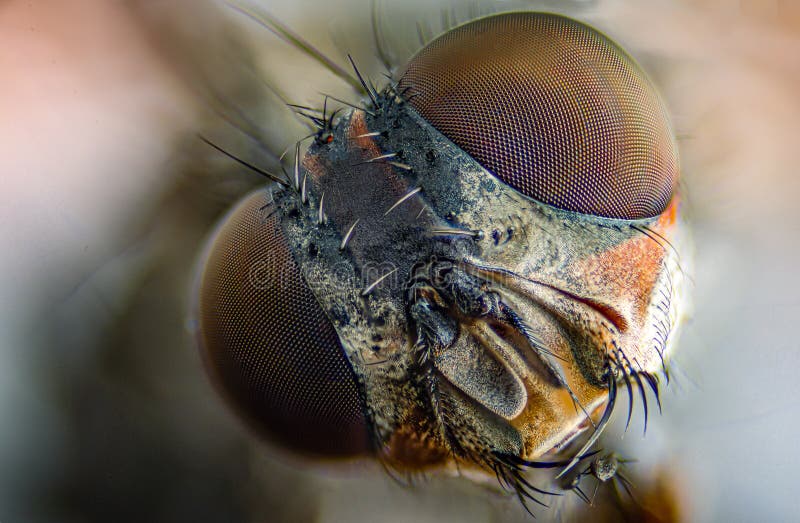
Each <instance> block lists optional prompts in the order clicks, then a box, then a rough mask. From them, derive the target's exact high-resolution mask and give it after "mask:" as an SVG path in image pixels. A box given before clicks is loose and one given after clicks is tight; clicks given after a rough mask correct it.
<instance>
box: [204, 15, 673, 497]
mask: <svg viewBox="0 0 800 523" xmlns="http://www.w3.org/2000/svg"><path fill="white" fill-rule="evenodd" d="M396 80H397V81H396V82H393V83H391V84H390V85H389V86H388V87H386V88H385V89H384V90H383V91H381V92H376V91H375V90H373V89H372V88H371V87H370V86H367V85H366V84H365V85H364V87H365V89H366V90H367V92H368V94H369V98H370V102H369V103H368V105H367V107H366V108H365V109H353V110H350V111H348V112H346V113H343V114H341V116H339V117H338V118H337V119H335V120H334V118H333V117H330V118H328V115H327V114H325V113H323V116H322V117H321V118H320V119H319V123H320V126H321V129H320V131H319V133H317V134H316V136H315V139H314V143H313V144H312V145H311V146H310V147H309V149H308V152H307V153H306V154H305V156H303V157H302V159H301V158H300V154H299V147H298V149H297V157H296V159H295V164H294V166H293V167H292V168H290V169H289V172H287V180H286V181H280V182H279V183H278V184H276V185H274V186H272V187H270V188H268V189H267V190H262V191H259V192H257V193H254V194H253V195H251V196H249V197H248V198H247V199H246V200H245V201H244V202H243V203H241V204H240V205H239V206H238V207H237V208H236V209H235V210H234V211H232V213H231V214H230V215H229V217H228V218H227V219H226V220H225V221H224V223H222V224H221V226H220V228H219V230H218V232H217V233H216V235H215V237H214V238H213V239H212V241H211V242H210V244H209V248H208V250H207V253H206V255H205V265H204V268H203V272H202V274H201V276H200V280H199V286H198V302H197V303H198V309H197V316H198V320H199V322H198V324H199V330H198V339H199V341H200V343H201V346H202V349H203V354H204V356H205V358H206V361H207V364H208V365H207V367H208V369H209V371H210V372H211V374H212V375H213V376H214V378H215V380H216V382H217V383H218V385H219V386H220V389H221V391H222V392H223V394H225V395H226V396H227V397H228V398H229V399H230V400H231V402H232V404H233V405H234V406H236V407H237V409H238V410H239V411H240V412H241V413H242V414H243V415H244V417H246V418H247V419H249V420H250V421H251V422H252V423H253V424H254V425H255V426H257V427H258V428H259V429H260V430H261V431H262V433H263V434H265V435H266V436H267V437H268V438H270V439H272V440H274V441H276V442H278V443H280V444H282V445H285V446H287V447H289V448H292V449H294V450H296V451H300V452H303V453H308V454H312V455H316V456H323V457H339V456H353V455H372V456H375V457H376V458H377V459H379V460H381V461H382V462H383V463H385V464H387V465H389V466H391V467H392V468H394V469H397V470H401V471H410V472H411V471H419V470H430V469H449V470H456V469H458V470H461V471H464V470H471V471H473V472H476V473H478V474H483V473H485V474H486V475H489V476H496V477H497V478H498V479H499V480H500V482H501V485H503V486H504V487H505V488H507V489H509V490H511V491H513V492H515V493H516V494H517V495H518V496H519V497H520V499H521V500H523V503H525V501H524V500H525V498H526V497H533V494H534V493H535V492H542V491H541V490H539V489H538V488H537V487H534V486H533V485H531V484H530V482H529V481H528V480H526V479H525V476H524V475H523V472H524V471H525V470H526V469H527V468H539V467H542V466H545V465H544V463H545V462H543V461H540V458H542V457H543V456H550V455H556V454H559V455H560V457H559V458H558V459H557V460H555V461H553V460H552V459H550V458H547V462H546V463H547V464H549V465H550V466H566V467H567V468H571V467H572V466H574V464H575V463H577V462H578V461H579V460H580V459H582V458H584V457H585V456H586V455H587V453H588V452H589V449H590V447H591V445H592V444H593V443H594V442H595V440H596V439H597V437H598V436H599V434H600V433H601V431H602V429H603V427H605V425H606V423H607V422H608V420H609V417H610V415H611V412H612V410H613V408H614V405H615V402H616V397H617V389H618V384H622V385H623V386H624V387H625V388H627V390H628V397H629V398H630V401H632V399H633V395H632V391H633V390H637V391H639V393H640V395H641V399H642V401H643V402H644V403H643V405H644V408H645V409H647V403H646V398H647V393H646V390H647V389H649V390H652V391H653V392H654V393H655V395H656V398H657V397H658V387H659V379H658V377H657V375H658V373H659V372H660V371H661V370H662V369H664V370H666V367H665V366H664V365H665V363H664V362H665V358H666V353H667V352H668V349H669V346H670V345H671V342H672V338H673V337H674V332H675V330H676V326H677V323H678V321H679V317H680V315H679V311H680V306H681V304H682V292H681V289H682V285H681V283H682V279H683V273H682V269H681V267H680V266H679V264H678V261H679V260H678V257H677V254H676V246H679V245H680V243H681V242H682V241H683V240H682V238H681V236H680V232H681V227H680V219H679V201H678V198H677V196H676V195H675V188H676V184H677V177H678V162H677V157H676V148H675V144H674V141H673V138H672V135H671V130H670V127H669V123H668V118H667V116H666V113H665V111H664V108H663V105H662V104H661V102H660V100H659V98H658V95H657V94H656V92H655V90H654V88H653V87H652V85H651V84H650V83H649V81H648V80H647V78H646V77H645V75H644V74H643V73H642V71H641V70H640V69H639V67H638V66H637V64H636V63H635V62H633V60H632V59H631V58H630V57H629V56H628V55H626V54H625V53H624V51H622V50H621V49H620V48H619V47H617V46H616V45H615V44H614V43H613V42H611V41H610V40H609V39H608V38H606V37H605V36H603V35H602V34H600V33H598V32H596V31H595V30H593V29H591V28H589V27H588V26H585V25H583V24H581V23H579V22H576V21H573V20H571V19H568V18H564V17H561V16H557V15H550V14H541V13H512V14H503V15H496V16H491V17H487V18H482V19H478V20H476V21H473V22H471V23H468V24H465V25H463V26H460V27H458V28H456V29H454V30H452V31H449V32H448V33H446V34H444V35H443V36H441V37H439V38H437V39H436V40H434V41H433V42H431V43H430V44H428V45H427V46H426V47H425V48H424V49H423V50H421V51H420V52H419V53H418V54H417V55H416V56H415V57H414V58H412V60H411V61H410V62H409V64H407V66H406V67H405V68H404V69H402V70H401V72H400V73H399V74H398V75H397V78H396ZM629 408H630V404H629ZM629 412H630V411H629ZM587 429H588V430H587ZM578 437H582V438H583V440H582V441H580V442H578V443H575V442H574V441H575V440H576V438H578ZM580 443H582V444H580ZM553 475H554V476H555V473H554V474H553Z"/></svg>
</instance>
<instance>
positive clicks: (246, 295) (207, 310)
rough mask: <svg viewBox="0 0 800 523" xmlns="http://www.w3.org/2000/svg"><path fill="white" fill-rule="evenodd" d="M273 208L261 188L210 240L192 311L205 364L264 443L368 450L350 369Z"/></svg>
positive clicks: (323, 450) (337, 452)
mask: <svg viewBox="0 0 800 523" xmlns="http://www.w3.org/2000/svg"><path fill="white" fill-rule="evenodd" d="M272 210H273V208H272V206H271V205H270V204H268V194H267V191H266V190H262V191H259V192H256V193H254V194H251V195H250V196H248V197H247V198H245V199H244V200H243V201H242V202H241V203H239V204H238V205H237V206H236V208H235V209H234V210H233V211H232V212H231V214H230V215H229V216H228V218H227V219H226V220H225V221H224V222H223V224H222V225H221V226H220V228H219V229H218V231H217V232H216V233H215V235H214V237H213V238H212V240H211V243H210V244H209V247H208V252H207V254H206V257H205V264H204V266H203V268H202V272H201V274H200V277H199V283H198V292H197V294H198V296H197V307H198V308H197V313H196V320H197V324H198V325H197V331H198V332H197V335H198V338H199V341H200V345H201V348H202V351H203V353H204V358H205V360H206V366H207V368H208V371H209V372H210V373H211V375H212V377H213V379H214V381H215V382H216V384H217V385H218V386H219V388H220V389H221V392H222V393H223V395H224V396H226V397H227V399H228V400H229V401H230V402H231V403H232V405H233V406H234V407H235V408H236V410H237V411H238V412H239V413H241V414H242V415H243V417H244V418H245V419H246V420H247V421H249V422H250V424H251V425H252V426H254V427H255V428H256V429H257V430H258V431H259V432H260V433H261V434H262V435H264V436H266V437H267V438H268V439H269V440H272V441H274V442H277V443H279V444H281V445H283V446H285V447H288V448H290V449H292V450H295V451H299V452H301V453H306V454H312V455H320V456H331V457H335V456H347V455H355V454H362V453H366V452H368V451H369V448H370V447H369V445H370V443H369V438H368V436H367V434H368V431H367V421H366V418H365V414H364V413H365V410H364V404H363V401H362V396H361V394H360V392H359V386H358V383H357V379H356V376H355V374H354V372H353V369H352V367H351V365H350V362H349V361H348V359H347V357H346V356H345V353H344V350H343V349H342V345H341V343H340V341H339V338H338V336H337V333H336V331H335V330H334V328H333V326H332V324H331V322H330V321H329V320H328V318H327V317H326V316H325V313H324V312H323V311H322V309H321V308H320V306H319V304H318V303H317V301H316V299H315V297H314V295H313V293H312V292H311V290H310V289H309V287H308V285H307V284H306V282H305V280H304V278H303V276H302V274H301V272H300V270H299V268H298V266H297V264H296V263H295V261H294V259H293V257H292V254H291V252H290V251H289V247H288V246H287V243H286V239H285V237H284V235H283V231H282V229H281V227H280V223H279V221H278V218H277V216H278V213H271V211H272Z"/></svg>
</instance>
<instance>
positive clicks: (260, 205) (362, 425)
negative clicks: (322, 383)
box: [190, 188, 374, 460]
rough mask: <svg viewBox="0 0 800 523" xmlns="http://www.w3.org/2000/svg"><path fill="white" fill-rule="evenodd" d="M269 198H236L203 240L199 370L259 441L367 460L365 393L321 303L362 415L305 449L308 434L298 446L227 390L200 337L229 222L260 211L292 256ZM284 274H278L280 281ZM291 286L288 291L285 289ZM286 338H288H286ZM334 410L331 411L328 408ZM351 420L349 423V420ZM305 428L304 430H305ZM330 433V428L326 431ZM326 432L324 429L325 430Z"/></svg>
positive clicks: (320, 455) (198, 282)
mask: <svg viewBox="0 0 800 523" xmlns="http://www.w3.org/2000/svg"><path fill="white" fill-rule="evenodd" d="M268 194H269V188H267V189H259V190H255V191H252V192H251V193H249V194H248V195H246V196H245V197H243V198H242V199H240V200H239V201H238V202H237V203H236V204H235V205H234V206H233V207H232V208H231V209H230V210H229V211H228V212H227V213H226V214H225V216H224V217H223V218H221V219H220V220H219V221H218V223H217V225H216V226H215V228H214V231H213V232H212V233H211V234H210V235H209V237H208V238H207V240H206V242H205V245H204V247H203V249H202V252H201V255H200V256H199V258H198V262H197V264H196V267H195V271H194V272H195V274H194V284H193V287H192V293H191V298H190V299H191V319H190V325H191V326H192V331H193V335H194V340H195V345H196V346H197V348H198V350H199V353H200V357H201V359H202V361H203V366H204V368H205V371H206V373H207V375H208V377H209V380H210V381H211V384H212V385H213V388H214V389H215V390H216V391H217V393H218V394H219V395H220V396H221V397H222V398H223V399H224V400H225V404H226V405H227V406H228V407H229V408H230V409H231V410H232V411H234V412H235V413H236V414H237V416H238V417H239V418H241V419H242V420H243V421H244V422H245V425H246V427H247V428H248V429H249V430H250V432H252V433H253V434H254V435H256V436H257V437H258V438H259V439H262V440H264V441H266V442H268V443H269V444H271V445H274V446H278V447H280V448H281V449H283V450H288V451H290V452H291V453H292V454H294V455H296V456H300V457H306V458H312V459H315V460H319V459H322V460H327V459H342V458H353V457H358V456H366V455H371V454H374V448H373V447H374V444H373V441H372V428H371V421H370V418H369V411H368V409H367V408H366V401H365V396H364V391H363V386H362V385H361V383H360V379H359V378H358V375H357V373H356V372H355V370H354V369H353V366H352V363H351V362H350V360H349V358H348V357H347V354H346V352H345V350H344V347H343V346H342V344H341V341H340V339H339V337H338V333H336V331H335V328H334V327H333V323H332V322H331V321H330V319H329V318H328V317H327V315H326V314H325V313H324V311H323V310H322V308H321V306H320V305H319V303H318V302H317V301H316V298H314V300H315V301H314V304H315V305H316V307H317V308H318V309H319V311H318V312H319V313H320V316H319V318H320V321H321V322H324V325H327V326H328V327H329V328H330V332H329V333H328V334H329V336H328V339H329V340H330V339H333V338H332V337H335V347H333V348H332V350H329V351H327V352H328V353H331V352H332V353H333V354H334V355H338V356H340V360H341V361H342V362H343V363H344V365H345V366H346V369H348V370H349V374H348V376H349V377H350V379H351V383H352V385H353V389H352V390H351V393H352V394H351V395H350V396H349V397H348V398H347V401H349V402H350V406H351V407H352V404H353V402H355V403H356V404H357V407H358V409H357V411H355V412H352V413H353V414H354V415H358V414H360V416H359V417H358V420H357V422H356V423H353V424H351V425H350V426H349V427H348V428H347V429H344V430H343V431H339V432H338V433H337V432H334V433H330V432H327V433H326V432H325V430H321V431H319V432H320V433H321V435H319V436H317V437H316V439H315V443H312V444H309V439H308V438H309V436H308V434H306V436H305V437H304V438H302V441H300V442H299V443H298V441H292V440H290V439H289V438H288V437H286V435H287V434H288V433H286V432H284V430H285V429H284V428H283V427H282V426H278V427H277V428H276V427H274V426H273V427H270V425H269V423H267V422H265V418H267V417H268V416H261V415H259V414H258V413H254V412H253V410H252V408H251V407H252V405H250V404H248V402H247V401H246V398H245V399H243V398H242V397H241V393H242V392H241V390H236V389H235V387H234V388H232V387H231V383H230V382H229V381H228V380H229V377H226V376H225V374H224V369H222V368H221V366H220V365H219V362H216V361H214V358H213V352H214V351H213V350H211V349H210V348H209V341H208V340H209V336H208V335H206V333H205V332H204V321H203V308H204V307H203V302H204V300H203V294H204V292H203V291H204V289H203V287H204V283H205V280H206V278H207V276H208V270H209V263H210V258H211V257H213V256H214V254H215V251H217V249H216V247H217V242H218V241H219V240H220V239H221V236H222V235H223V234H224V233H225V230H226V229H230V228H232V227H233V226H232V225H231V220H232V219H235V218H240V214H241V213H242V212H246V211H253V210H258V212H259V213H260V214H261V215H262V216H264V217H266V218H264V220H263V222H262V223H261V225H265V226H266V225H268V221H270V220H272V221H274V222H276V223H275V230H276V231H279V232H278V234H280V235H281V237H282V238H281V239H282V241H283V242H284V247H285V248H286V251H287V252H288V253H289V254H291V252H290V251H291V249H290V247H289V243H288V242H287V241H286V238H285V237H284V236H283V232H282V229H281V227H280V224H279V223H277V221H278V219H279V213H278V212H273V210H274V209H273V208H272V205H273V202H272V199H271V198H270V199H269V200H268V199H267V195H268ZM291 262H292V263H294V264H295V266H296V264H297V262H296V261H295V260H294V257H293V256H292V257H291ZM295 269H296V270H297V274H298V275H299V277H300V278H302V273H301V272H300V271H299V267H295ZM283 271H284V273H285V272H287V269H283ZM288 272H290V273H291V272H292V270H291V269H288ZM283 275H284V274H282V276H283ZM295 283H297V282H295ZM301 283H302V285H303V287H304V289H305V290H306V291H307V292H308V293H309V294H310V295H311V296H312V297H313V292H312V291H311V289H310V288H309V287H308V285H307V284H306V283H305V280H304V279H302V282H301ZM277 285H281V286H284V287H286V282H285V281H280V282H278V283H277ZM289 287H291V286H289ZM287 339H288V338H287ZM321 397H323V398H326V397H334V398H336V400H337V401H336V402H335V403H334V404H335V405H336V406H337V407H339V408H340V409H339V410H341V403H342V401H339V399H340V398H342V396H341V395H339V396H336V395H334V396H324V395H322V396H321ZM326 410H327V409H326ZM331 410H335V409H331ZM351 421H353V420H351ZM295 428H296V427H295ZM306 428H308V427H306ZM318 428H319V426H318V425H317V426H315V427H313V430H309V431H308V433H311V432H313V431H316V430H317V429H318ZM328 428H330V427H328ZM323 429H324V426H323ZM290 432H292V433H296V431H294V430H290Z"/></svg>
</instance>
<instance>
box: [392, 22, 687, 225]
mask: <svg viewBox="0 0 800 523" xmlns="http://www.w3.org/2000/svg"><path fill="white" fill-rule="evenodd" d="M398 87H399V92H405V93H406V94H405V96H406V98H407V99H408V100H409V103H410V104H411V105H412V106H413V107H414V108H415V109H416V110H417V112H418V113H419V114H420V115H421V116H422V117H423V118H425V119H426V120H427V121H428V122H429V123H430V124H431V125H433V127H435V128H436V129H437V130H439V131H440V132H441V133H442V134H444V135H445V136H447V137H448V138H449V139H450V140H451V141H453V142H454V143H455V144H456V145H458V146H459V147H460V148H461V149H463V150H464V151H466V152H467V153H468V154H470V155H471V156H472V157H473V158H474V159H475V160H476V161H478V162H479V163H480V164H481V165H482V166H483V167H485V168H486V169H487V170H489V171H490V172H492V173H493V174H494V175H496V176H497V177H498V178H500V179H501V180H503V181H504V182H505V183H507V184H508V185H510V186H512V187H514V188H515V189H517V190H518V191H520V192H522V193H523V194H525V195H526V196H529V197H531V198H533V199H535V200H538V201H540V202H543V203H546V204H549V205H552V206H554V207H558V208H561V209H566V210H570V211H576V212H580V213H585V214H593V215H597V216H605V217H610V218H623V219H639V218H646V217H652V216H655V215H658V214H660V213H661V212H663V211H664V209H665V208H666V206H667V204H668V203H669V200H670V199H671V197H672V193H673V189H674V188H675V185H676V183H677V179H678V161H677V156H676V146H675V142H674V139H673V136H672V132H671V130H670V125H669V120H668V117H667V113H666V111H665V108H664V106H663V104H662V102H661V100H660V99H659V96H658V94H657V93H656V91H655V89H654V87H653V86H652V84H651V83H650V82H649V80H648V79H647V77H646V76H645V74H644V72H643V71H642V70H641V69H640V68H639V66H638V65H637V64H636V63H635V62H634V61H633V59H632V58H631V57H629V56H628V55H627V54H626V53H625V52H624V51H623V50H622V49H620V48H619V47H618V46H617V45H616V44H615V43H614V42H612V41H611V40H609V39H608V38H607V37H606V36H604V35H603V34H601V33H599V32H597V31H596V30H594V29H592V28H591V27H588V26H586V25H584V24H581V23H579V22H577V21H575V20H571V19H569V18H565V17H563V16H559V15H554V14H546V13H508V14H501V15H495V16H490V17H487V18H482V19H479V20H476V21H473V22H470V23H468V24H465V25H462V26H460V27H457V28H455V29H453V30H451V31H449V32H447V33H445V34H444V35H442V36H440V37H439V38H437V39H436V40H434V41H433V42H431V43H430V44H429V45H428V46H426V47H425V48H423V49H422V50H421V51H420V52H419V53H418V54H417V55H416V56H415V57H414V58H412V59H411V61H410V62H409V64H408V65H407V66H406V69H405V70H404V72H403V74H402V76H401V79H400V82H399V86H398Z"/></svg>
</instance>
